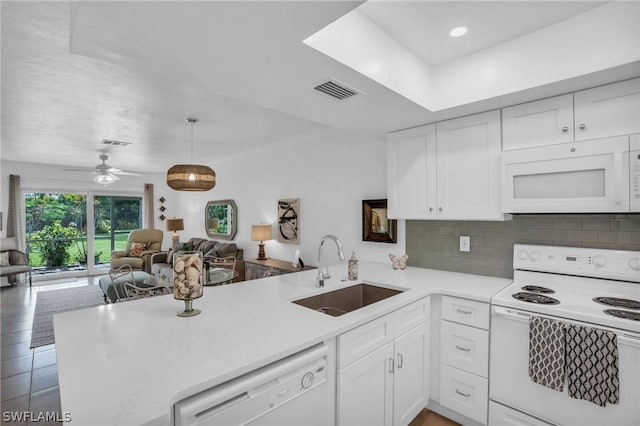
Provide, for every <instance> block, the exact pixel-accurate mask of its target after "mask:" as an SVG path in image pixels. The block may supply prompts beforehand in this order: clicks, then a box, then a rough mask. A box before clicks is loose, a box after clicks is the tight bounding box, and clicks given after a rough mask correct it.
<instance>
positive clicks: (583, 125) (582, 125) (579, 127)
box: [578, 123, 587, 130]
mask: <svg viewBox="0 0 640 426" xmlns="http://www.w3.org/2000/svg"><path fill="white" fill-rule="evenodd" d="M586 128H587V125H586V124H584V123H582V124H581V125H579V126H578V129H580V130H584V129H586Z"/></svg>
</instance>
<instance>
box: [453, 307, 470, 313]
mask: <svg viewBox="0 0 640 426" xmlns="http://www.w3.org/2000/svg"><path fill="white" fill-rule="evenodd" d="M456 311H457V312H460V313H461V314H465V315H471V311H465V310H464V309H460V308H456Z"/></svg>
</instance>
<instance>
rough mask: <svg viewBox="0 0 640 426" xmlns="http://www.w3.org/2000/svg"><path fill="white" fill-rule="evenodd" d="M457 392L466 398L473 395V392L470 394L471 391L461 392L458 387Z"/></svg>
mask: <svg viewBox="0 0 640 426" xmlns="http://www.w3.org/2000/svg"><path fill="white" fill-rule="evenodd" d="M456 393H457V394H458V395H462V396H464V397H465V398H469V397H470V396H471V394H470V393H464V392H460V391H459V390H458V389H456Z"/></svg>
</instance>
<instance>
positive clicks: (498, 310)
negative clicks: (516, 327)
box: [491, 306, 531, 323]
mask: <svg viewBox="0 0 640 426" xmlns="http://www.w3.org/2000/svg"><path fill="white" fill-rule="evenodd" d="M491 311H492V315H495V316H501V317H507V318H509V319H512V320H516V321H520V322H526V323H528V322H529V318H530V317H531V315H529V314H526V313H524V312H520V311H514V310H512V309H508V308H502V307H500V306H492V307H491Z"/></svg>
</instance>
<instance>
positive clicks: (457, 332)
mask: <svg viewBox="0 0 640 426" xmlns="http://www.w3.org/2000/svg"><path fill="white" fill-rule="evenodd" d="M440 339H441V340H440V341H441V344H440V361H441V362H443V363H445V364H448V365H450V366H452V367H457V368H460V369H462V370H464V371H468V372H469V373H473V374H477V375H478V376H482V377H487V376H488V372H489V332H488V331H486V330H480V329H478V328H473V327H467V326H465V325H460V324H456V323H453V322H449V321H442V322H441V323H440Z"/></svg>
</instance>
